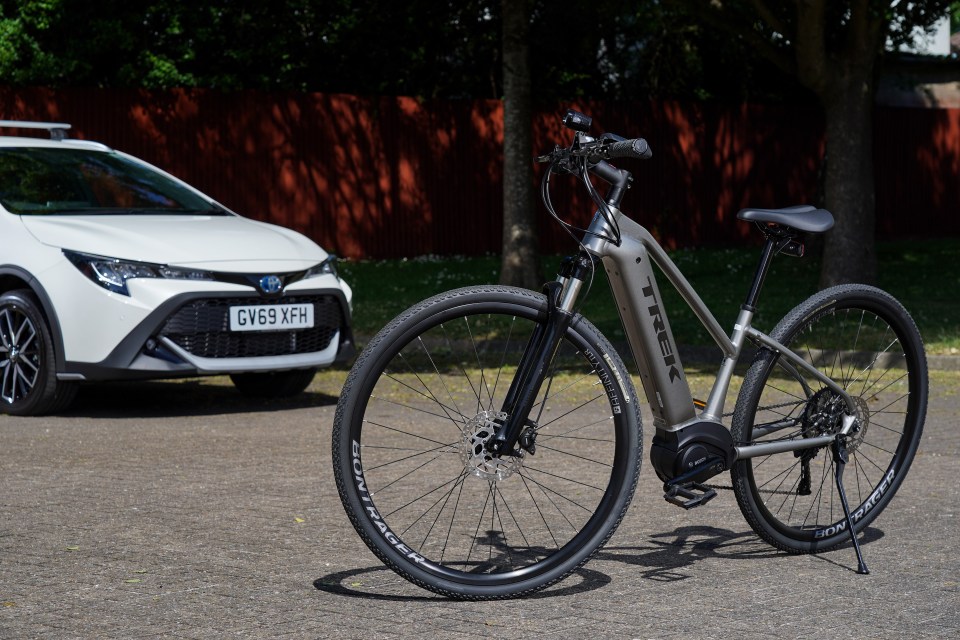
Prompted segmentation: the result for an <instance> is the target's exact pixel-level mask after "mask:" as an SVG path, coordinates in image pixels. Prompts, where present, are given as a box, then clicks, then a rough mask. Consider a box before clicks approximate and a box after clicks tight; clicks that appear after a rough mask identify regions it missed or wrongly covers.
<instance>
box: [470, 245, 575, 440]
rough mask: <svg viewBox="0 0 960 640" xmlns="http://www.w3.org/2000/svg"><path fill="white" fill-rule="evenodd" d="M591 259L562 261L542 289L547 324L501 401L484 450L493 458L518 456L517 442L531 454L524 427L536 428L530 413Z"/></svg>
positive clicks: (538, 331)
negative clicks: (497, 424) (496, 424)
mask: <svg viewBox="0 0 960 640" xmlns="http://www.w3.org/2000/svg"><path fill="white" fill-rule="evenodd" d="M593 260H594V259H593V257H592V256H591V255H590V254H589V253H587V252H585V251H582V252H580V254H579V255H578V256H576V257H570V258H567V259H565V260H564V262H563V265H562V266H561V269H560V277H559V278H558V279H557V280H555V281H553V282H548V283H547V284H545V285H544V286H543V290H544V293H545V294H546V295H547V321H546V323H537V325H536V327H534V330H533V333H532V334H531V336H530V339H529V340H528V341H527V346H526V347H525V348H524V351H523V356H522V357H521V358H520V364H519V365H518V366H517V372H516V374H515V375H514V377H513V382H511V383H510V389H509V390H508V391H507V395H506V397H505V398H504V400H503V405H502V412H503V413H505V414H506V416H507V417H506V419H505V420H504V422H503V424H502V425H500V427H499V428H498V429H497V433H496V434H495V435H494V436H493V437H492V438H490V440H488V441H487V445H486V447H487V451H489V452H490V453H491V454H494V455H508V456H517V455H520V451H519V450H518V449H517V442H518V441H521V444H522V446H523V448H524V449H527V450H528V451H530V452H531V453H533V438H524V439H523V440H521V436H522V435H523V434H524V430H525V428H527V427H528V426H529V427H534V428H535V427H536V425H534V424H532V423H531V422H530V421H529V420H528V416H529V415H530V412H531V411H532V410H533V406H534V404H535V403H536V401H537V397H538V396H539V395H540V389H541V387H542V386H543V381H544V379H546V377H547V370H548V369H549V367H550V363H551V362H553V357H554V355H555V354H556V352H557V347H558V346H559V345H560V340H561V339H563V335H564V334H565V333H566V331H567V328H568V327H569V326H570V321H571V320H572V319H573V313H574V311H573V309H574V306H575V304H576V302H577V297H578V296H579V295H580V288H581V287H582V286H583V282H584V280H585V279H586V278H587V277H588V276H589V274H590V272H591V271H592V270H593V268H594V262H593Z"/></svg>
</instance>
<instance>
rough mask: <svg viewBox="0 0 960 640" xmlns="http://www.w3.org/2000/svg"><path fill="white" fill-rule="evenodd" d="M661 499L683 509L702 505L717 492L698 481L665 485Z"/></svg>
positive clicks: (715, 495) (714, 496)
mask: <svg viewBox="0 0 960 640" xmlns="http://www.w3.org/2000/svg"><path fill="white" fill-rule="evenodd" d="M664 489H666V493H664V494H663V499H664V500H666V501H667V502H669V503H670V504H675V505H677V506H678V507H683V508H684V509H693V508H694V507H699V506H701V505H704V504H706V503H708V502H710V501H711V500H713V499H714V498H716V497H717V492H716V491H715V490H714V489H711V488H710V487H708V486H706V485H703V484H700V483H699V482H688V483H686V484H675V485H666V486H665V487H664Z"/></svg>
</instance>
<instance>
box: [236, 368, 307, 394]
mask: <svg viewBox="0 0 960 640" xmlns="http://www.w3.org/2000/svg"><path fill="white" fill-rule="evenodd" d="M316 373H317V370H316V369H295V370H293V371H269V372H263V373H260V372H258V373H234V374H232V375H231V376H230V380H232V381H233V384H234V385H235V386H236V387H237V389H238V390H239V391H240V393H242V394H243V395H245V396H250V397H253V398H289V397H291V396H295V395H297V394H298V393H300V392H301V391H303V390H304V389H306V388H307V387H308V386H310V383H311V382H313V376H315V375H316Z"/></svg>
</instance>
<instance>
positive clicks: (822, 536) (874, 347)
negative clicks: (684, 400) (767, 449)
mask: <svg viewBox="0 0 960 640" xmlns="http://www.w3.org/2000/svg"><path fill="white" fill-rule="evenodd" d="M770 335H771V337H773V338H774V339H776V340H778V341H779V342H781V343H782V344H784V345H786V346H788V347H790V349H791V350H792V351H793V352H794V353H796V354H797V355H800V356H802V357H803V358H804V359H805V360H806V361H807V362H809V363H811V364H812V365H813V366H815V367H816V368H817V369H818V370H819V371H821V372H822V373H824V374H826V375H827V376H828V377H830V378H831V379H832V380H834V381H835V382H837V383H838V384H839V385H840V386H841V387H842V388H843V389H844V390H845V391H846V392H847V393H848V394H849V395H850V396H851V397H852V398H853V401H854V403H855V404H856V414H857V415H856V418H857V429H856V431H855V432H854V433H853V434H851V436H850V438H849V440H848V444H847V447H848V452H849V463H848V464H847V466H846V472H845V474H844V485H845V488H846V494H847V498H848V501H849V504H850V510H851V516H852V518H851V519H852V520H853V523H854V528H855V530H856V531H857V532H860V531H862V530H863V529H864V528H865V527H866V526H867V525H868V524H869V523H870V522H871V521H873V519H874V518H876V517H877V516H878V515H879V514H880V512H881V511H883V509H884V508H885V507H886V506H887V504H888V503H889V502H890V500H891V498H893V495H894V494H895V493H896V491H897V488H898V487H899V486H900V483H901V482H902V481H903V478H904V476H905V475H906V473H907V470H908V469H909V467H910V463H911V461H912V460H913V457H914V454H915V452H916V450H917V444H918V443H919V441H920V434H921V431H922V430H923V422H924V417H925V414H926V406H927V384H928V383H927V365H926V357H925V355H924V351H923V344H922V342H921V339H920V334H919V332H918V331H917V328H916V325H915V324H914V323H913V320H912V319H911V318H910V316H909V315H908V314H907V312H906V310H905V309H904V308H903V307H902V306H901V305H900V303H899V302H897V301H896V300H895V299H893V298H892V297H891V296H890V295H888V294H887V293H885V292H883V291H881V290H879V289H875V288H873V287H867V286H863V285H843V286H839V287H833V288H831V289H827V290H824V291H821V292H820V293H818V294H816V295H814V296H812V297H811V298H809V299H808V300H807V301H805V302H803V303H801V304H800V305H799V306H798V307H796V308H795V309H794V310H793V311H791V312H790V314H788V315H787V316H786V317H785V318H784V319H783V320H782V321H781V322H780V324H778V325H777V327H776V328H775V329H774V330H773V332H772V333H771V334H770ZM845 411H846V405H845V403H844V401H843V400H842V398H841V397H840V396H839V395H838V394H836V393H834V392H833V391H831V390H830V389H829V388H827V387H825V386H824V385H823V384H821V383H820V382H819V381H817V380H816V379H815V378H813V377H811V376H809V375H807V374H806V373H805V372H801V370H800V369H799V368H797V367H793V366H791V365H789V364H788V363H787V362H786V361H785V359H784V358H781V357H780V355H779V354H778V353H775V352H773V351H771V350H766V349H765V350H761V351H760V353H759V354H758V355H757V358H756V360H755V361H754V363H753V364H752V365H751V367H750V369H749V370H748V372H747V374H746V376H745V377H744V382H743V387H742V388H741V391H740V395H739V397H738V398H737V405H736V409H735V412H734V416H733V425H732V433H733V438H734V440H735V441H736V442H737V443H738V444H748V443H749V444H757V443H764V442H774V441H778V440H785V439H804V438H812V437H817V436H823V435H831V434H834V433H837V431H838V430H839V429H840V427H841V421H842V417H843V414H844V412H845ZM834 473H835V467H834V461H833V455H832V451H831V448H830V447H829V446H825V447H819V448H809V449H803V450H800V451H788V452H786V453H779V454H775V455H768V456H759V457H756V458H749V459H745V460H741V461H738V462H737V463H736V464H735V465H734V467H733V469H732V477H733V488H734V492H735V493H736V496H737V502H738V503H739V505H740V509H741V511H742V512H743V514H744V516H745V517H746V519H747V521H748V522H749V523H750V525H751V526H752V527H753V529H754V531H756V532H757V533H758V534H759V535H760V536H761V537H762V538H763V539H764V540H766V541H767V542H769V543H770V544H772V545H774V546H775V547H778V548H780V549H783V550H785V551H789V552H791V553H811V552H815V551H826V550H829V549H832V548H834V547H837V546H839V545H840V544H843V543H845V542H847V541H849V540H850V532H849V531H848V530H847V523H846V519H845V518H844V515H843V508H842V506H841V503H840V499H839V495H838V494H837V491H836V486H835V480H834Z"/></svg>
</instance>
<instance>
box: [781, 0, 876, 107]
mask: <svg viewBox="0 0 960 640" xmlns="http://www.w3.org/2000/svg"><path fill="white" fill-rule="evenodd" d="M794 1H795V2H796V6H797V40H796V42H795V43H794V47H795V51H796V56H797V77H798V78H800V82H802V83H803V84H804V85H806V86H807V87H808V88H809V89H810V90H812V91H813V92H814V93H816V94H817V95H818V96H820V98H821V99H825V98H826V97H827V95H828V92H829V89H830V87H829V84H830V82H829V79H830V72H829V66H828V58H827V43H826V27H827V25H826V23H825V22H824V7H825V0H794ZM864 1H866V0H864Z"/></svg>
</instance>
